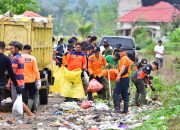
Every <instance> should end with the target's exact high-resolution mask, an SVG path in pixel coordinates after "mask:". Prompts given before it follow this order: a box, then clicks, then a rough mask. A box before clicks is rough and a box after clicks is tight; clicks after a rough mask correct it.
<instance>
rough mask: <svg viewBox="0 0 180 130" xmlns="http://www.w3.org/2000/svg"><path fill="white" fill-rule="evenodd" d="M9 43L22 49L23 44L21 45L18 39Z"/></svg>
mask: <svg viewBox="0 0 180 130" xmlns="http://www.w3.org/2000/svg"><path fill="white" fill-rule="evenodd" d="M9 45H10V46H15V47H17V48H18V49H19V50H22V47H23V45H22V44H21V43H20V42H18V41H11V42H10V44H9Z"/></svg>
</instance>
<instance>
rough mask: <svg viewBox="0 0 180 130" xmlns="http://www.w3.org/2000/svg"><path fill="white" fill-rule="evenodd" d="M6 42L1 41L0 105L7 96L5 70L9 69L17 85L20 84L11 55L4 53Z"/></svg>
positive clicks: (10, 75) (9, 73) (12, 79)
mask: <svg viewBox="0 0 180 130" xmlns="http://www.w3.org/2000/svg"><path fill="white" fill-rule="evenodd" d="M4 49H5V43H4V42H3V41H0V106H1V101H2V99H3V98H4V97H5V89H6V87H5V86H6V81H5V71H6V70H7V71H8V75H9V77H10V79H11V81H12V82H13V84H14V85H15V86H18V84H17V81H16V78H15V75H14V72H13V69H12V64H11V60H10V59H9V57H7V56H6V55H4Z"/></svg>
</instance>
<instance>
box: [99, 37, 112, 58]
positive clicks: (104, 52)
mask: <svg viewBox="0 0 180 130" xmlns="http://www.w3.org/2000/svg"><path fill="white" fill-rule="evenodd" d="M103 46H104V49H105V50H104V51H103V52H102V55H104V56H105V57H106V56H108V55H112V53H113V50H112V49H110V47H109V43H108V41H107V40H106V39H105V40H104V45H103Z"/></svg>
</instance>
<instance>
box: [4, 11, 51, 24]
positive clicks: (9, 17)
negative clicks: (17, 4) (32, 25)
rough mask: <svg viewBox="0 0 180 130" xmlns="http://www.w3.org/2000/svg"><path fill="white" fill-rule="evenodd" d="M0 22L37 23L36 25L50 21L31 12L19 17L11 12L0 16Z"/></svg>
mask: <svg viewBox="0 0 180 130" xmlns="http://www.w3.org/2000/svg"><path fill="white" fill-rule="evenodd" d="M0 21H12V22H13V21H16V22H17V21H22V22H29V21H33V22H38V23H48V22H49V21H50V19H48V18H46V17H43V16H41V15H39V14H37V13H34V12H32V11H26V12H24V13H23V14H21V15H15V14H13V13H12V12H10V11H8V12H6V13H5V14H2V15H0Z"/></svg>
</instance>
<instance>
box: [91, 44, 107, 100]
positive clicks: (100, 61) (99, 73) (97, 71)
mask: <svg viewBox="0 0 180 130" xmlns="http://www.w3.org/2000/svg"><path fill="white" fill-rule="evenodd" d="M93 53H94V55H91V56H90V57H89V61H88V71H89V75H90V79H89V80H91V79H93V78H95V79H96V80H97V81H98V82H99V83H101V84H103V86H104V87H103V89H102V90H100V91H99V92H97V93H98V96H99V98H101V99H106V89H107V88H108V81H107V79H106V78H105V77H104V76H103V70H102V67H103V66H104V67H106V68H108V64H107V62H106V59H105V57H104V56H102V55H101V54H100V48H99V47H98V46H97V47H95V48H94V51H93ZM88 98H89V100H93V97H92V93H88Z"/></svg>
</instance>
